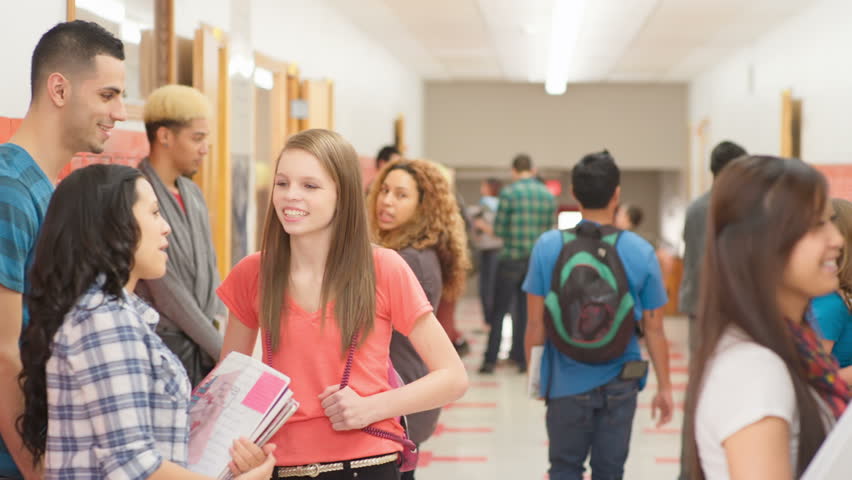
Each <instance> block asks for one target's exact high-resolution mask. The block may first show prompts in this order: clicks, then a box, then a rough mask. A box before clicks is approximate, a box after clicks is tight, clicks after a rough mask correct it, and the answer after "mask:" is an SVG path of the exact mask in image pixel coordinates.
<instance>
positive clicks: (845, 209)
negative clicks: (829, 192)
mask: <svg viewBox="0 0 852 480" xmlns="http://www.w3.org/2000/svg"><path fill="white" fill-rule="evenodd" d="M831 206H832V208H834V214H835V215H836V218H837V220H835V222H834V224H835V225H837V229H838V230H840V234H841V235H843V250H842V253H841V254H840V261H839V262H838V266H839V268H838V272H837V276H838V278H839V279H840V296H841V297H843V301H845V302H846V306H847V307H848V308H849V309H850V310H852V252H850V250H852V202H850V201H848V200H844V199H842V198H833V199H831Z"/></svg>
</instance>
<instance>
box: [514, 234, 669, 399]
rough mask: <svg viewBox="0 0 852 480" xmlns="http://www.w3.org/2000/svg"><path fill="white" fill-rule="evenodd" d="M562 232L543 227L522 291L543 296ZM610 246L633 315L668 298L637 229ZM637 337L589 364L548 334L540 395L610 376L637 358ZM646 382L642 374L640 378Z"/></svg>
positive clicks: (563, 392)
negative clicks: (599, 361) (601, 360)
mask: <svg viewBox="0 0 852 480" xmlns="http://www.w3.org/2000/svg"><path fill="white" fill-rule="evenodd" d="M562 245H563V244H562V233H561V232H560V231H559V230H551V231H549V232H546V233H544V234H543V235H542V236H541V237H540V238H539V239H538V241H537V242H536V244H535V247H534V248H533V251H532V256H531V257H530V264H529V270H528V271H527V278H526V280H525V281H524V287H523V288H524V291H525V292H527V293H531V294H533V295H538V296H542V297H544V296H547V294H548V292H550V280H551V277H552V276H553V269H554V268H555V267H556V262H557V260H558V259H559V253H560V252H561V251H562ZM615 249H616V251H617V252H618V255H619V257H621V263H622V264H623V265H624V270H625V272H626V273H627V282H628V283H629V285H630V293H631V294H632V295H633V301H634V302H635V304H636V306H635V308H634V314H635V317H636V321H639V320H641V319H642V314H643V311H645V310H654V309H657V308H660V307H662V306H663V305H665V304H666V302H668V296H667V295H666V288H665V286H664V285H663V279H662V277H663V275H662V272H661V271H660V263H659V262H658V261H657V255H656V254H655V252H654V247H652V246H651V244H650V243H648V242H647V241H646V240H644V239H643V238H642V237H640V236H639V235H637V234H635V233H633V232H629V231H625V232H623V233H622V234H621V236H620V237H619V239H618V242H617V243H616V245H615ZM641 358H642V353H641V351H640V350H639V338H638V337H637V336H636V335H635V334H634V335H633V338H632V339H631V340H630V343H629V344H628V346H627V350H626V351H625V352H624V354H623V355H622V356H620V357H618V358H616V359H614V360H612V361H610V362H607V363H603V364H599V365H590V364H586V363H580V362H577V361H575V360H572V359H571V358H569V357H567V356H565V355H563V354H562V352H560V351H559V349H557V348H556V347H555V346H554V345H553V344H552V343H551V342H550V340H547V341H545V343H544V354H543V355H542V359H541V395H542V396H543V397H546V396H548V395H547V392H548V388H549V389H550V395H549V397H550V398H559V397H565V396H568V395H577V394H579V393H583V392H588V391H589V390H592V389H594V388H597V387H599V386H601V385H604V384H606V383H608V382H610V381H611V380H612V379H613V378H615V377H616V376H618V374H619V373H620V372H621V368H622V366H623V365H624V364H625V362H628V361H631V360H641ZM640 383H641V387H644V385H645V379H643V380H642V381H641V382H640Z"/></svg>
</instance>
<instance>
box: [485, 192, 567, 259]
mask: <svg viewBox="0 0 852 480" xmlns="http://www.w3.org/2000/svg"><path fill="white" fill-rule="evenodd" d="M499 205H500V206H499V207H498V208H497V218H495V219H494V233H495V235H497V236H498V237H500V238H502V239H503V250H502V251H501V252H500V258H507V259H511V260H524V259H527V258H529V256H530V253H531V252H532V249H533V246H534V245H535V242H536V240H538V237H539V236H541V234H542V233H544V232H546V231H548V230H550V229H551V228H553V227H554V225H555V224H556V199H555V198H553V194H551V193H550V191H549V190H548V189H547V187H545V186H544V185H543V184H542V183H541V182H539V181H538V180H536V179H535V178H524V179H521V180H518V181H516V182H515V183H513V184H511V185H509V186H508V187H506V188H504V189H503V191H502V192H500V203H499Z"/></svg>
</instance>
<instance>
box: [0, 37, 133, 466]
mask: <svg viewBox="0 0 852 480" xmlns="http://www.w3.org/2000/svg"><path fill="white" fill-rule="evenodd" d="M30 83H31V93H32V97H31V99H30V105H29V108H28V110H27V114H26V116H24V119H23V122H22V123H21V125H20V127H19V128H18V130H17V131H16V132H15V134H14V135H13V136H12V138H11V139H10V140H9V142H8V143H5V144H3V145H0V191H2V194H0V245H2V248H0V312H2V314H0V405H2V408H0V437H2V441H0V477H2V476H6V477H11V478H21V477H24V478H28V479H29V478H38V476H39V474H38V472H37V469H36V468H34V467H33V462H32V457H31V456H30V454H29V453H28V451H27V449H25V448H24V447H23V445H22V444H21V438H20V436H19V435H18V432H17V431H16V428H15V419H16V418H17V417H18V416H19V415H20V414H21V410H22V409H23V405H24V398H23V396H22V395H21V389H20V387H19V386H18V381H17V376H18V374H19V373H20V371H21V359H20V352H19V339H20V336H21V331H22V328H24V327H26V325H27V324H28V322H29V311H28V309H27V308H26V306H25V305H24V301H23V295H24V293H25V292H26V291H27V290H28V288H29V274H28V272H29V268H30V265H31V263H32V261H33V247H34V245H35V242H36V238H37V236H38V232H39V229H40V228H41V223H42V221H43V219H44V216H45V212H46V210H47V205H48V202H49V201H50V196H51V195H52V193H53V184H54V183H56V179H57V177H58V176H59V172H60V171H61V170H62V168H63V167H65V165H67V164H68V162H70V161H71V158H72V156H73V155H74V154H76V153H77V152H94V153H101V152H103V150H104V143H105V142H106V141H107V139H109V137H110V134H111V131H112V129H113V127H115V124H116V122H119V121H121V120H124V119H125V117H126V111H125V109H124V103H123V100H122V93H123V92H124V45H123V44H122V43H121V40H119V39H117V38H115V37H114V36H113V35H112V34H111V33H109V32H107V31H106V30H105V29H104V28H103V27H101V26H100V25H98V24H96V23H91V22H84V21H80V20H78V21H74V22H65V23H60V24H57V25H56V26H54V27H53V28H51V29H50V30H49V31H47V33H45V34H44V35H43V36H42V37H41V39H40V40H39V41H38V44H37V45H36V47H35V50H34V51H33V55H32V63H31V69H30Z"/></svg>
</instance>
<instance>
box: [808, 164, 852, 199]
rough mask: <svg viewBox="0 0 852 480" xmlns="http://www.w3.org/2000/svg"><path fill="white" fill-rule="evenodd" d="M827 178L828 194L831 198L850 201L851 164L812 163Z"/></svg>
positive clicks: (851, 187)
mask: <svg viewBox="0 0 852 480" xmlns="http://www.w3.org/2000/svg"><path fill="white" fill-rule="evenodd" d="M814 167H816V169H817V170H819V171H820V172H822V174H823V175H825V178H826V179H827V180H828V194H829V196H830V197H832V198H843V199H846V200H849V201H852V165H814Z"/></svg>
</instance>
